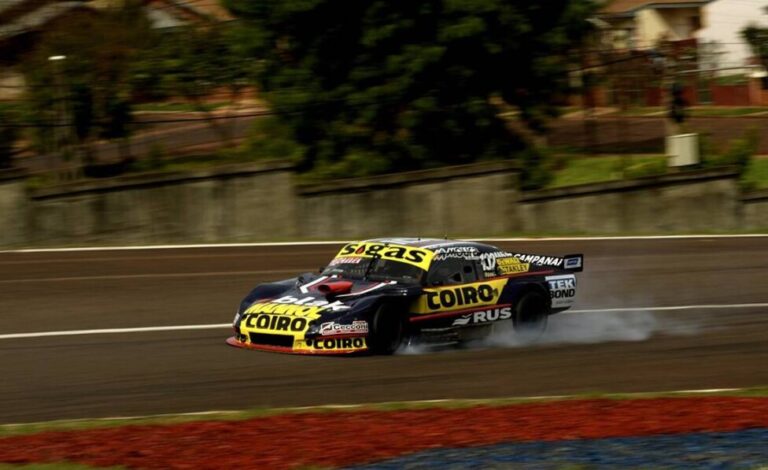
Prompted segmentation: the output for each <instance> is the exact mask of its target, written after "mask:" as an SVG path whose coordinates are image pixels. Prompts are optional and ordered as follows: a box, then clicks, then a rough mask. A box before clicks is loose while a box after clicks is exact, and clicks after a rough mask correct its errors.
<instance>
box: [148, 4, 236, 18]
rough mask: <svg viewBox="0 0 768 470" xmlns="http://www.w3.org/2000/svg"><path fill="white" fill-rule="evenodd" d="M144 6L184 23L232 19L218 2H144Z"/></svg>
mask: <svg viewBox="0 0 768 470" xmlns="http://www.w3.org/2000/svg"><path fill="white" fill-rule="evenodd" d="M145 5H146V6H148V7H150V8H155V9H158V10H160V11H161V12H162V13H164V14H165V15H170V16H172V17H175V18H176V19H177V20H180V22H181V23H186V22H188V21H189V20H191V19H192V18H197V19H203V20H212V21H229V20H232V19H234V18H233V16H232V15H231V14H230V13H229V11H228V10H227V9H226V8H224V7H223V6H221V3H220V2H219V0H145Z"/></svg>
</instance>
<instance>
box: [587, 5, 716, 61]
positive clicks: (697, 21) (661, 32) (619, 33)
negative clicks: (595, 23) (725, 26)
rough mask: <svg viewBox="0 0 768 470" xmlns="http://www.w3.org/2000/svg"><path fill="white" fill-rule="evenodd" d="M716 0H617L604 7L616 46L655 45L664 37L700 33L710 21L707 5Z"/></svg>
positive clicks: (603, 17)
mask: <svg viewBox="0 0 768 470" xmlns="http://www.w3.org/2000/svg"><path fill="white" fill-rule="evenodd" d="M713 1H714V0H662V1H654V0H613V1H609V2H607V4H606V5H605V6H604V7H603V8H602V9H601V10H600V14H599V18H600V19H601V20H602V21H604V22H605V24H606V25H607V26H606V28H605V33H606V34H607V35H608V36H609V37H608V41H607V42H608V43H609V44H610V45H611V46H612V47H613V48H614V49H629V50H644V49H653V48H655V47H656V45H657V44H658V43H659V42H661V41H683V40H688V39H692V38H695V37H696V34H697V32H698V31H699V30H701V29H702V28H703V27H704V26H705V25H706V23H707V21H706V20H707V18H706V15H705V9H704V7H706V6H707V5H708V4H709V3H711V2H713Z"/></svg>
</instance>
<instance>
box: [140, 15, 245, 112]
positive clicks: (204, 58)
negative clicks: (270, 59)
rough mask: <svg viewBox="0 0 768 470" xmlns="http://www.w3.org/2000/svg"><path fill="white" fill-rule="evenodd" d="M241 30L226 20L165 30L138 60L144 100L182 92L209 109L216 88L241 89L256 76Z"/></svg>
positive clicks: (235, 90)
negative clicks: (207, 100) (220, 23)
mask: <svg viewBox="0 0 768 470" xmlns="http://www.w3.org/2000/svg"><path fill="white" fill-rule="evenodd" d="M239 34H240V33H239V30H236V29H235V28H234V27H228V26H227V25H218V26H216V27H214V26H192V25H190V26H183V27H178V28H174V29H173V30H169V31H164V32H163V33H161V34H158V35H157V36H156V37H155V42H154V44H153V47H152V48H151V49H148V50H145V51H144V53H143V54H142V55H141V56H140V57H139V58H138V60H137V61H136V62H135V63H134V64H133V68H132V77H131V78H132V80H133V84H134V86H135V88H136V89H137V90H140V92H141V95H142V98H143V99H144V100H152V99H154V100H159V99H166V98H171V97H176V98H178V97H183V98H186V99H188V100H190V101H192V102H194V103H196V104H197V103H199V104H200V107H201V108H202V109H199V110H202V111H208V110H209V109H210V107H209V106H207V103H204V102H203V101H202V100H204V99H206V98H208V97H209V96H210V95H211V94H212V93H213V92H214V91H216V90H217V89H223V88H226V89H229V90H230V91H232V92H239V91H240V90H241V89H242V88H243V87H244V86H245V85H247V84H248V82H249V79H250V77H251V76H252V69H253V67H254V66H253V64H254V59H253V58H252V57H249V56H246V55H244V53H243V52H242V50H243V49H242V47H241V45H240V44H239V41H240V39H239Z"/></svg>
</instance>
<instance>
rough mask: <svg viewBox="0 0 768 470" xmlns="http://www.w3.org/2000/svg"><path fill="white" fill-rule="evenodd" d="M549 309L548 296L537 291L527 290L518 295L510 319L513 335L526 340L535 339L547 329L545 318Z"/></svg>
mask: <svg viewBox="0 0 768 470" xmlns="http://www.w3.org/2000/svg"><path fill="white" fill-rule="evenodd" d="M550 310H551V304H550V299H549V297H547V296H545V295H544V294H543V293H542V292H539V291H528V292H526V293H525V294H523V295H522V297H520V300H518V301H517V305H516V306H515V312H514V317H513V319H512V321H513V323H514V326H515V336H517V337H519V338H522V339H524V340H526V341H535V340H537V339H539V338H540V337H541V335H542V334H544V331H545V330H546V329H547V318H548V317H549V312H550Z"/></svg>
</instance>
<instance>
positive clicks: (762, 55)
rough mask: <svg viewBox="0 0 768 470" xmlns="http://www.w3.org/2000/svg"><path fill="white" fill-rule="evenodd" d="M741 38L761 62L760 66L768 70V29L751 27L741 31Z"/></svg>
mask: <svg viewBox="0 0 768 470" xmlns="http://www.w3.org/2000/svg"><path fill="white" fill-rule="evenodd" d="M741 36H742V37H743V38H744V40H745V41H747V43H748V44H749V47H750V48H751V49H752V53H753V54H755V57H757V59H758V60H760V65H762V66H763V67H764V68H765V69H768V28H761V27H758V26H754V25H750V26H747V27H746V28H744V29H743V30H741Z"/></svg>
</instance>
